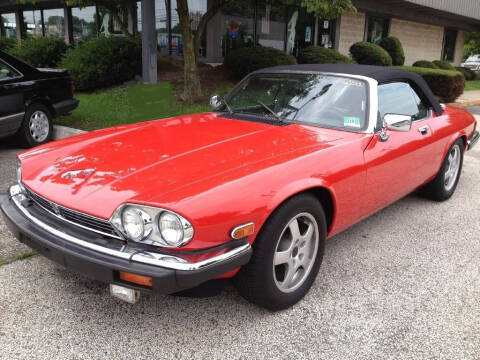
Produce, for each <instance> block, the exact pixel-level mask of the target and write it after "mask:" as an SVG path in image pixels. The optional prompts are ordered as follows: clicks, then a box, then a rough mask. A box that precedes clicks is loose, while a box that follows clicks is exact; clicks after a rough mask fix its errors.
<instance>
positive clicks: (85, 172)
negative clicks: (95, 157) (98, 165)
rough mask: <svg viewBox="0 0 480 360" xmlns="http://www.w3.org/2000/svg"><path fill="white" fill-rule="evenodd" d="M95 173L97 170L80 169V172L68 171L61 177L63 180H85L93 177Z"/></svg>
mask: <svg viewBox="0 0 480 360" xmlns="http://www.w3.org/2000/svg"><path fill="white" fill-rule="evenodd" d="M94 172H95V169H80V170H72V171H67V172H65V173H63V174H62V175H61V177H62V179H74V178H79V179H85V178H87V177H89V176H90V175H92V174H93V173H94Z"/></svg>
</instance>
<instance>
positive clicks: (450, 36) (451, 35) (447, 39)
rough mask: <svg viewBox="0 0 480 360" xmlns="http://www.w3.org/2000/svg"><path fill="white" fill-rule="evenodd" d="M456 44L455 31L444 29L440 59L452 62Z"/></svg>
mask: <svg viewBox="0 0 480 360" xmlns="http://www.w3.org/2000/svg"><path fill="white" fill-rule="evenodd" d="M456 43H457V30H452V29H445V34H444V38H443V50H442V54H443V55H442V59H443V60H445V61H453V59H454V58H455V44H456Z"/></svg>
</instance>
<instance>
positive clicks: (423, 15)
mask: <svg viewBox="0 0 480 360" xmlns="http://www.w3.org/2000/svg"><path fill="white" fill-rule="evenodd" d="M353 3H354V5H355V6H356V8H357V9H358V11H361V12H367V13H377V14H382V15H388V16H391V17H395V18H398V19H404V20H410V21H415V22H419V23H424V24H429V25H437V26H442V27H448V28H452V29H457V30H465V31H479V30H480V19H477V18H474V17H466V16H463V15H460V14H456V13H452V12H448V11H445V10H440V9H436V8H433V7H429V6H423V5H420V4H417V3H412V2H409V1H406V0H383V1H378V0H353Z"/></svg>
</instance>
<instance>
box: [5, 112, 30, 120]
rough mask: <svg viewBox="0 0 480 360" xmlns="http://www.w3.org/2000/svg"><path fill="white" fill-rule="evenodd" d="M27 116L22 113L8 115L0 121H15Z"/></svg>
mask: <svg viewBox="0 0 480 360" xmlns="http://www.w3.org/2000/svg"><path fill="white" fill-rule="evenodd" d="M24 115H25V112H20V113H18V114H12V115H7V116H4V117H0V121H6V120H10V119H14V118H16V117H19V118H20V117H23V116H24Z"/></svg>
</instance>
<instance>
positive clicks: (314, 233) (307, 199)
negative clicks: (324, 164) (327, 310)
mask: <svg viewBox="0 0 480 360" xmlns="http://www.w3.org/2000/svg"><path fill="white" fill-rule="evenodd" d="M325 219H326V218H325V213H324V211H323V207H322V205H321V204H320V202H319V201H318V199H317V198H316V197H315V196H313V195H312V194H308V193H306V194H300V195H297V196H294V197H292V198H291V199H289V200H287V201H285V202H284V203H283V204H281V205H280V206H279V207H278V208H277V209H276V210H275V211H274V212H273V214H272V215H270V217H269V219H268V220H267V221H266V222H265V224H264V225H263V227H262V229H261V230H260V232H259V233H258V235H257V237H256V239H255V241H254V242H253V254H252V258H251V259H250V262H249V263H248V264H247V265H245V266H243V267H242V268H241V269H240V271H239V273H238V274H237V276H236V277H235V279H234V281H235V285H236V287H237V289H238V291H239V293H240V294H241V295H242V296H243V297H244V298H246V299H247V300H249V301H251V302H253V303H254V304H257V305H259V306H262V307H264V308H267V309H269V310H282V309H286V308H288V307H290V306H292V305H294V304H295V303H297V302H298V301H300V300H301V299H302V298H303V297H304V296H305V294H306V293H307V292H308V290H309V289H310V287H311V286H312V284H313V282H314V281H315V277H316V276H317V273H318V270H319V269H320V265H321V263H322V258H323V250H324V245H325V239H326V233H327V225H326V220H325Z"/></svg>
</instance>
